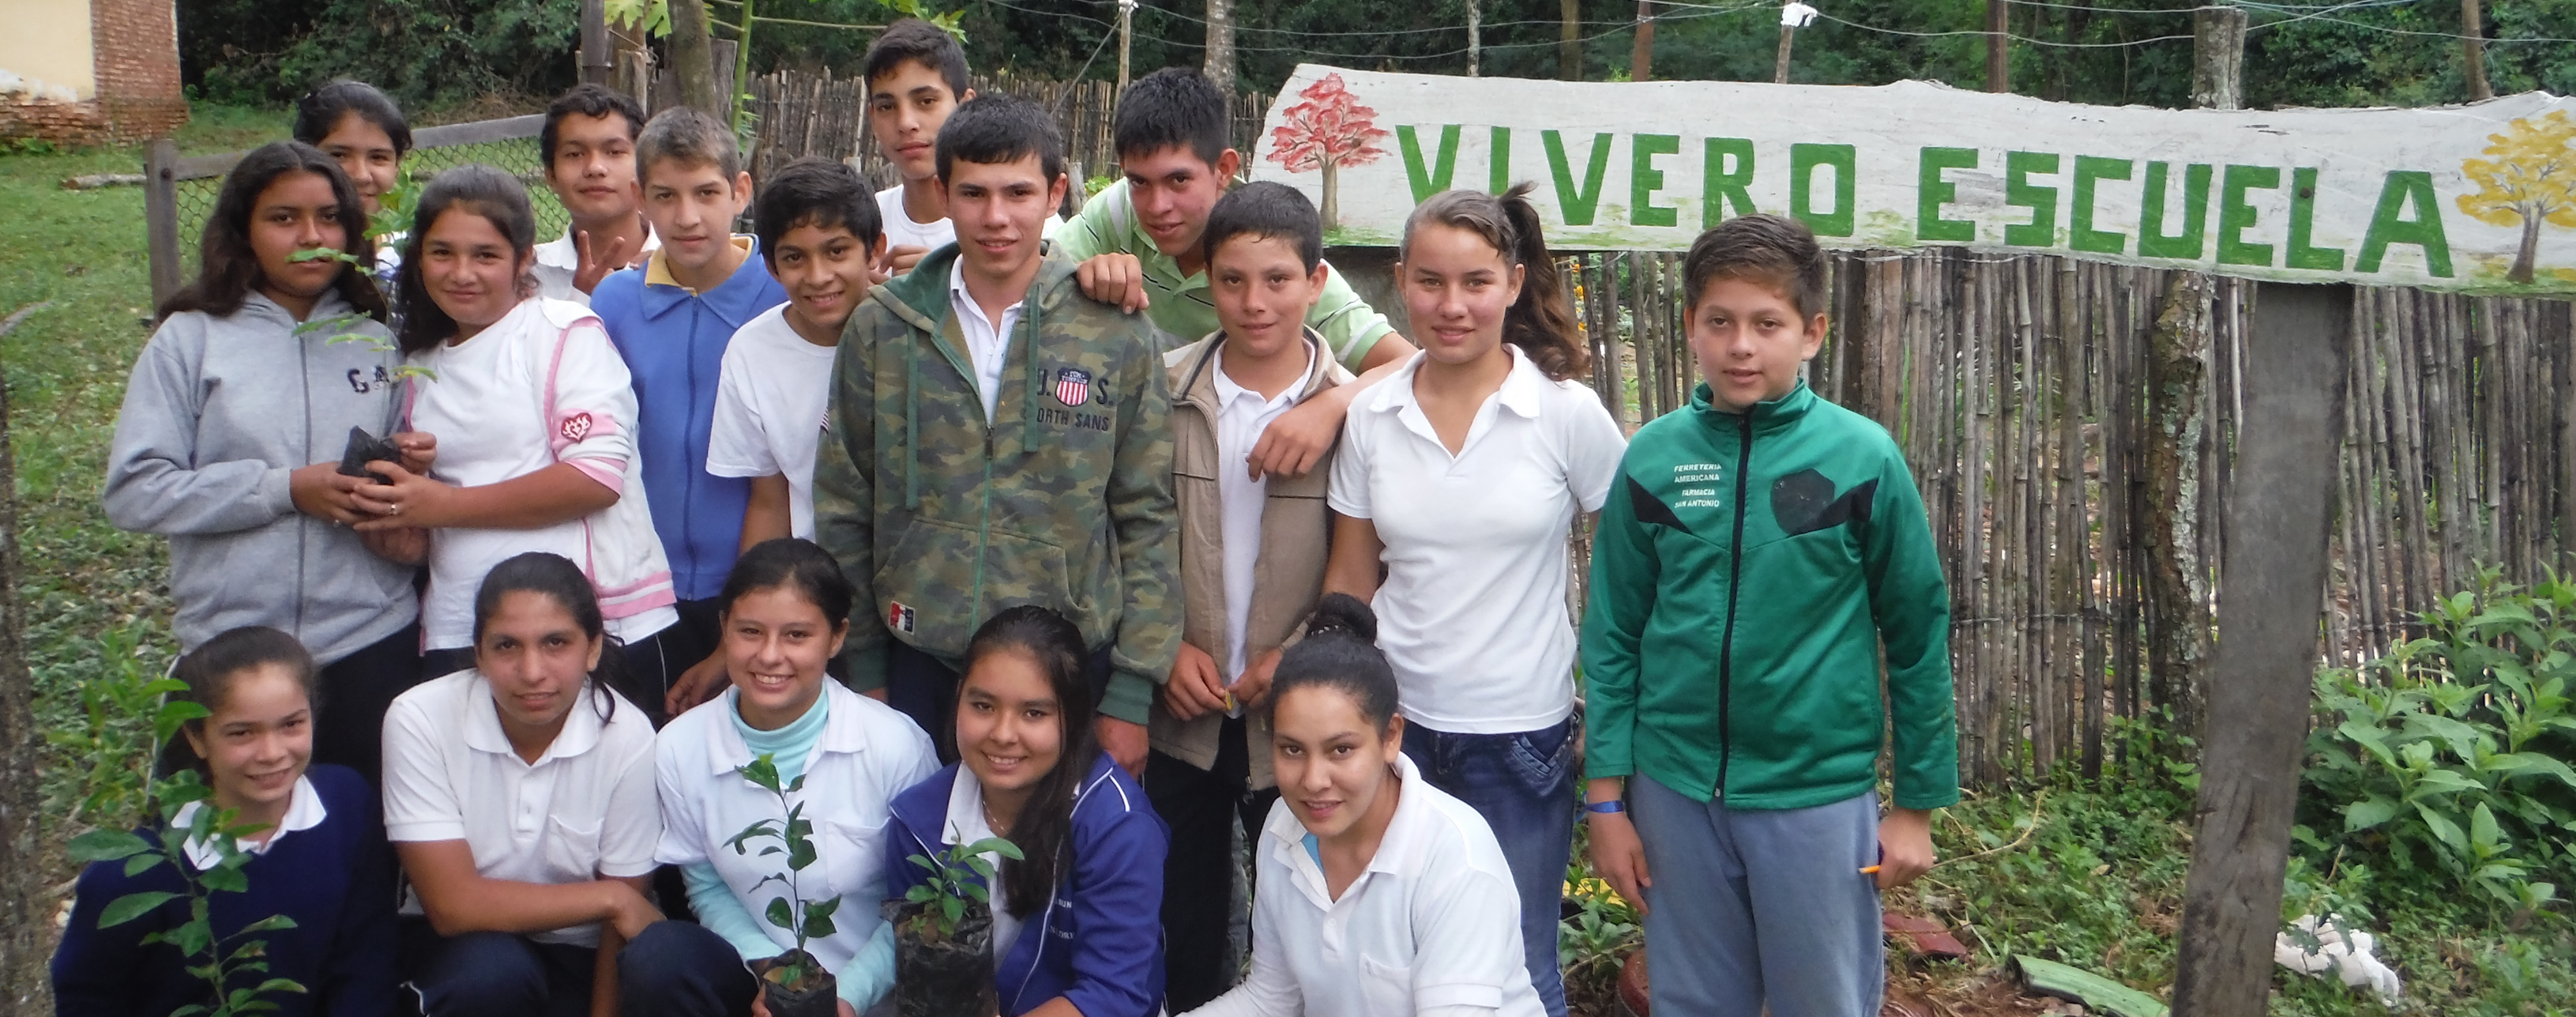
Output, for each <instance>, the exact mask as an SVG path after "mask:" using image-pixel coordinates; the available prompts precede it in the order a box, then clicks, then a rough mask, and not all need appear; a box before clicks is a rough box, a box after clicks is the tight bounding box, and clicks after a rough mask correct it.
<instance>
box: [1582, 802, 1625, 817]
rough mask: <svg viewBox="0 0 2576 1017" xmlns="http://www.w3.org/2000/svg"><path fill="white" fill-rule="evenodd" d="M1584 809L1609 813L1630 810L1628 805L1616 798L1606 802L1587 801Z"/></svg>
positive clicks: (1604, 813) (1603, 813)
mask: <svg viewBox="0 0 2576 1017" xmlns="http://www.w3.org/2000/svg"><path fill="white" fill-rule="evenodd" d="M1583 811H1585V812H1593V813H1599V814H1602V815H1609V814H1611V813H1614V812H1626V811H1628V805H1627V803H1625V802H1621V801H1618V800H1616V799H1613V800H1611V801H1606V802H1587V803H1585V804H1584V806H1583Z"/></svg>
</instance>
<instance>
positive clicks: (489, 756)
mask: <svg viewBox="0 0 2576 1017" xmlns="http://www.w3.org/2000/svg"><path fill="white" fill-rule="evenodd" d="M473 618H474V631H473V639H474V667H472V668H470V669H468V670H464V671H458V672H456V673H454V674H450V675H447V676H446V677H443V678H436V679H432V680H430V681H428V682H426V683H423V684H422V685H421V686H420V687H419V688H415V689H413V690H411V691H410V692H406V693H404V694H403V697H402V698H401V699H398V700H395V701H394V707H393V712H392V713H390V714H388V715H387V716H386V718H385V832H386V834H387V835H388V836H389V837H390V838H391V839H392V840H393V842H394V849H395V851H396V852H397V853H399V854H400V855H401V857H402V865H403V871H404V873H405V874H406V875H408V876H409V877H410V879H411V894H410V895H409V899H407V900H406V901H405V902H404V904H403V913H404V914H405V915H406V916H409V917H406V918H405V919H404V920H403V923H402V940H403V942H402V948H403V961H404V967H405V968H406V970H407V973H408V975H409V977H410V979H411V981H410V986H411V988H412V989H413V991H414V993H415V994H416V997H417V999H418V1001H419V1005H420V1008H421V1012H422V1013H424V1014H427V1015H429V1017H451V1015H468V1014H472V1015H480V1014H582V1013H591V1014H613V1013H616V1012H618V1010H617V963H616V954H617V948H618V946H619V945H620V944H622V943H624V942H626V941H627V940H629V939H633V938H634V937H635V936H637V935H638V934H640V933H642V932H643V931H644V928H645V926H647V925H650V924H652V923H653V922H655V921H658V920H660V919H661V917H662V915H661V912H660V911H658V910H656V909H655V908H654V907H653V905H652V904H651V903H649V902H647V901H646V900H645V898H644V889H645V887H646V885H647V877H648V876H649V875H650V874H651V873H652V871H653V846H654V842H655V841H656V840H658V839H660V837H661V834H662V818H661V812H660V809H659V807H658V805H657V804H656V802H655V800H654V793H653V727H652V725H651V724H648V723H646V722H645V720H644V714H643V713H642V711H639V710H637V709H635V706H634V704H632V703H629V702H627V701H626V698H625V697H623V696H620V695H618V694H617V693H616V691H615V690H613V689H611V688H610V687H609V685H608V683H607V682H606V681H605V680H603V678H602V672H603V671H613V670H615V668H616V666H617V653H616V649H615V647H613V646H612V645H610V642H609V638H608V633H607V629H606V626H605V624H604V622H603V619H601V617H600V613H599V602H598V601H597V600H596V599H594V598H593V597H592V596H591V592H590V581H589V580H588V579H586V578H584V577H583V576H582V574H581V569H580V568H579V567H577V566H575V565H574V564H573V563H572V562H571V561H569V560H567V559H565V558H562V557H560V556H557V555H552V554H545V553H542V552H531V553H528V554H522V555H519V556H517V557H514V558H511V559H509V560H507V561H504V562H502V563H501V564H499V565H498V566H495V567H494V568H493V569H492V571H491V574H490V575H489V576H487V577H485V578H484V580H483V584H482V588H481V589H480V591H478V592H477V593H476V595H475V598H474V615H473ZM646 1002H649V1001H646Z"/></svg>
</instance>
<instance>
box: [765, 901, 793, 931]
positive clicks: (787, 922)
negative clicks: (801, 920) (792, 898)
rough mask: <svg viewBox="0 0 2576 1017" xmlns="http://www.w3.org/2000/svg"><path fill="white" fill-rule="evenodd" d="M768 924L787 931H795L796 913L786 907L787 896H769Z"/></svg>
mask: <svg viewBox="0 0 2576 1017" xmlns="http://www.w3.org/2000/svg"><path fill="white" fill-rule="evenodd" d="M768 917H769V924H771V925H775V926H778V927H779V928H782V929H785V930H787V931H789V932H794V931H796V915H795V914H794V913H793V912H791V911H789V910H788V909H787V898H785V897H772V898H769V915H768Z"/></svg>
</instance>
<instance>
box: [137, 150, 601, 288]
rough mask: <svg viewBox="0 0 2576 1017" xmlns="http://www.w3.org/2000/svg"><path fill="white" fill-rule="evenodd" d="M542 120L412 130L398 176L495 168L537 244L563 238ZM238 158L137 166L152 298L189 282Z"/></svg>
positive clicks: (164, 157) (164, 154)
mask: <svg viewBox="0 0 2576 1017" xmlns="http://www.w3.org/2000/svg"><path fill="white" fill-rule="evenodd" d="M544 119H545V118H544V117H541V116H520V117H508V118H505V119H501V120H480V121H476V122H473V123H466V124H448V125H445V126H440V127H426V128H422V129H420V130H418V131H414V132H412V150H411V153H410V154H409V155H408V156H405V157H404V159H403V164H402V169H403V172H404V173H406V174H409V175H410V176H411V177H412V178H413V179H415V180H420V181H427V180H428V179H429V178H430V177H431V176H434V175H436V174H437V173H438V172H439V171H441V170H445V169H449V168H451V167H456V166H462V165H465V164H467V163H475V162H479V163H484V164H486V165H490V166H495V167H499V168H500V169H502V170H505V171H507V172H509V173H511V174H514V175H516V176H517V177H518V178H519V179H520V181H521V182H523V183H525V184H527V186H528V199H529V202H530V204H531V205H532V206H533V208H534V210H535V211H536V214H537V240H538V242H539V243H543V242H545V241H548V240H552V239H554V238H555V237H556V236H557V235H559V234H561V233H562V232H563V230H564V227H565V226H566V225H567V224H569V223H570V222H571V221H572V216H571V214H570V213H567V212H566V211H564V207H563V203H562V202H560V201H557V200H556V199H555V194H554V192H553V191H552V190H549V189H547V187H546V184H545V175H544V161H543V159H542V158H541V157H540V156H539V154H538V152H537V131H538V129H539V128H540V127H542V126H543V125H544ZM281 140H282V139H281ZM244 154H245V153H241V152H228V153H225V154H222V155H202V156H192V157H189V158H185V159H181V158H177V157H176V149H175V148H172V147H170V144H169V142H167V141H162V142H156V143H154V145H153V147H152V150H151V153H150V156H149V157H148V158H147V159H146V161H145V164H144V178H145V185H146V187H147V188H148V189H149V190H150V191H151V193H150V194H148V195H147V200H146V202H145V212H146V215H147V216H149V217H150V221H149V222H148V223H147V232H148V234H149V236H150V239H151V245H150V247H151V250H150V254H151V259H152V298H153V299H154V300H156V301H157V300H160V299H162V298H165V297H167V296H169V295H170V294H171V293H172V292H174V291H176V290H177V289H178V288H179V286H180V285H181V284H182V283H184V282H185V281H186V280H188V279H191V278H194V277H195V275H196V272H197V240H198V236H199V235H200V233H201V231H203V230H204V229H205V224H206V217H207V216H208V215H210V214H212V213H213V212H214V209H215V196H216V194H217V193H218V192H220V191H221V190H222V189H223V184H224V174H226V173H229V172H231V171H232V167H233V164H234V163H237V162H239V161H241V157H242V156H243V155H244Z"/></svg>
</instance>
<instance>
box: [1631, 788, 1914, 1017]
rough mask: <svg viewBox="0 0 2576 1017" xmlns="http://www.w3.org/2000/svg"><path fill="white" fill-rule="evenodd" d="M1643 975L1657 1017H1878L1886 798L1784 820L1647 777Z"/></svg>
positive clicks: (1882, 982) (1638, 794)
mask: <svg viewBox="0 0 2576 1017" xmlns="http://www.w3.org/2000/svg"><path fill="white" fill-rule="evenodd" d="M1628 809H1629V813H1630V815H1631V818H1632V821H1633V822H1635V823H1636V826H1637V836H1638V838H1639V839H1640V840H1642V841H1644V842H1645V848H1646V874H1647V876H1648V877H1649V878H1651V879H1652V880H1653V881H1654V885H1652V886H1650V887H1647V888H1646V891H1645V894H1646V905H1647V909H1648V910H1647V914H1646V968H1647V978H1648V984H1649V989H1648V993H1649V998H1650V999H1651V1000H1652V1002H1653V1004H1654V1007H1653V1009H1654V1011H1655V1012H1656V1013H1659V1014H1665V1013H1670V1014H1693V1015H1709V1017H1762V1010H1763V1006H1764V1005H1765V1004H1766V1003H1767V1004H1769V1006H1770V1010H1771V1017H1875V1015H1876V1014H1877V1013H1878V1007H1879V997H1880V995H1881V994H1882V993H1883V992H1884V991H1885V989H1886V979H1887V968H1886V963H1887V962H1886V950H1887V947H1886V943H1885V942H1884V940H1882V939H1881V938H1880V936H1881V933H1880V931H1879V915H1878V890H1877V883H1876V880H1875V879H1874V878H1873V877H1871V876H1867V875H1863V874H1862V873H1861V871H1860V869H1861V868H1862V867H1863V866H1867V865H1873V864H1876V863H1877V860H1878V795H1877V794H1876V793H1874V792H1872V793H1863V794H1862V795H1860V796H1859V797H1857V798H1848V799H1844V800H1842V801H1839V802H1834V803H1832V804H1829V805H1819V806H1816V807H1814V808H1806V809H1788V810H1782V811H1755V810H1750V809H1729V808H1727V807H1725V806H1724V805H1723V804H1720V803H1719V802H1715V801H1712V802H1709V803H1707V804H1705V805H1703V804H1701V803H1699V802H1695V801H1692V800H1690V799H1689V798H1687V797H1685V796H1683V795H1682V794H1680V793H1679V792H1676V791H1674V790H1672V789H1671V788H1667V787H1665V786H1663V785H1661V784H1658V783H1655V781H1654V779H1653V778H1650V777H1646V776H1644V775H1642V774H1641V775H1638V776H1636V777H1634V778H1632V779H1630V780H1629V781H1628Z"/></svg>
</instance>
